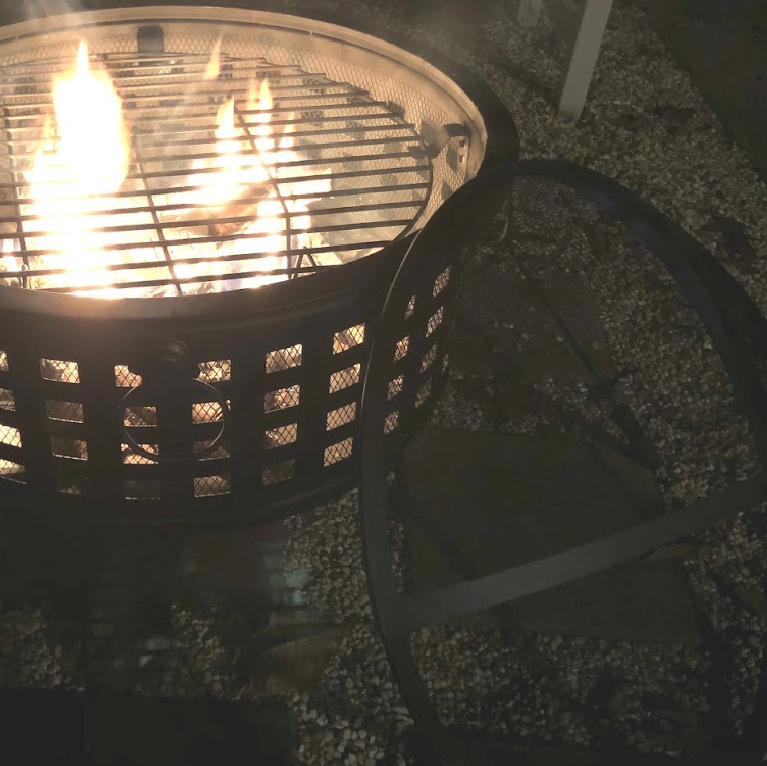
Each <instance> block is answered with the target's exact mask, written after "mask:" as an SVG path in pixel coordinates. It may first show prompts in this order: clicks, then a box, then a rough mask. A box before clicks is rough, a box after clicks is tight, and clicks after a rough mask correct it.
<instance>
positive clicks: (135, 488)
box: [123, 479, 162, 500]
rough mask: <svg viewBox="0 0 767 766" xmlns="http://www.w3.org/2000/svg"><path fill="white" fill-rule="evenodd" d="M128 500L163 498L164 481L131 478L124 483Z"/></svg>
mask: <svg viewBox="0 0 767 766" xmlns="http://www.w3.org/2000/svg"><path fill="white" fill-rule="evenodd" d="M123 492H124V493H125V499H126V500H160V499H162V482H161V481H152V480H146V479H129V480H128V481H126V482H124V484H123Z"/></svg>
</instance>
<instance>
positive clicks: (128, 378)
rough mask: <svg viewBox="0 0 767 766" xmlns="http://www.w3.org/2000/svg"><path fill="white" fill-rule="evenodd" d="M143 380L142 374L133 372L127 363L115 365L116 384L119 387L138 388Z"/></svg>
mask: <svg viewBox="0 0 767 766" xmlns="http://www.w3.org/2000/svg"><path fill="white" fill-rule="evenodd" d="M141 380H142V378H141V375H135V374H134V373H132V372H131V371H130V370H129V369H128V366H127V365H125V364H116V365H115V385H116V386H118V387H119V388H136V386H140V385H141Z"/></svg>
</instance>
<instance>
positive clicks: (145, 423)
mask: <svg viewBox="0 0 767 766" xmlns="http://www.w3.org/2000/svg"><path fill="white" fill-rule="evenodd" d="M123 424H124V425H126V426H134V427H136V428H149V427H151V426H156V425H157V408H156V407H126V408H125V414H124V415H123Z"/></svg>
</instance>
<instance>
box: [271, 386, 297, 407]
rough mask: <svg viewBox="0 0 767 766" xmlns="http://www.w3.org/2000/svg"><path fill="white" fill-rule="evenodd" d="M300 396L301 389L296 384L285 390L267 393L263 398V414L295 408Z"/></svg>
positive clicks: (280, 389)
mask: <svg viewBox="0 0 767 766" xmlns="http://www.w3.org/2000/svg"><path fill="white" fill-rule="evenodd" d="M300 394H301V387H300V386H299V385H298V384H296V385H295V386H288V387H287V388H278V389H277V390H275V391H267V393H266V395H265V396H264V412H277V411H278V410H287V409H289V408H290V407H296V406H298V402H299V400H300Z"/></svg>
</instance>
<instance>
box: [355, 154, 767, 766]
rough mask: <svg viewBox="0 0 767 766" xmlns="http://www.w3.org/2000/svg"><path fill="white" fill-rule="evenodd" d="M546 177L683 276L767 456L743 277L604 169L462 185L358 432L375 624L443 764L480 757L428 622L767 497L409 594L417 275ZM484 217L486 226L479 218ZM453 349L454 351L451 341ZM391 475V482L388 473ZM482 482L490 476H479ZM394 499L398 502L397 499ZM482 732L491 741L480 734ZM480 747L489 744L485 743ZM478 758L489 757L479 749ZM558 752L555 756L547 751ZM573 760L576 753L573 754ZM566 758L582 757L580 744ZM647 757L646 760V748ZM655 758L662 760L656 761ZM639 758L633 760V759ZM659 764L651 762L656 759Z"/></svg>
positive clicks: (378, 348)
mask: <svg viewBox="0 0 767 766" xmlns="http://www.w3.org/2000/svg"><path fill="white" fill-rule="evenodd" d="M523 176H533V177H545V178H549V179H553V180H556V181H558V182H560V183H563V184H566V185H567V186H570V187H572V188H574V189H576V190H577V191H579V192H580V193H582V194H583V195H585V196H586V197H588V198H589V199H590V200H591V201H592V202H594V203H596V204H598V205H599V206H600V207H602V208H603V209H604V210H605V211H606V212H607V213H608V214H609V215H610V216H611V217H612V218H614V219H616V220H618V221H620V222H621V223H622V224H623V225H624V226H625V227H626V228H628V229H629V230H631V231H632V232H633V233H634V234H635V235H636V236H637V237H638V238H639V239H640V240H641V241H642V242H643V243H644V245H645V247H646V248H647V250H648V251H649V252H650V253H652V255H654V256H655V257H656V258H658V259H659V260H660V261H661V263H662V264H663V265H664V266H665V267H666V269H667V270H668V271H669V272H670V273H671V275H672V276H673V277H674V279H675V281H676V283H677V286H678V287H679V289H680V290H681V292H682V294H683V295H684V298H685V299H686V301H687V303H688V304H689V305H690V306H692V307H693V308H694V309H695V311H696V312H697V314H698V315H699V317H700V320H701V322H702V324H703V326H704V327H705V329H706V331H707V333H708V334H709V337H710V338H711V341H712V342H713V346H714V348H715V349H716V350H717V352H718V353H719V355H720V357H721V359H722V361H723V363H724V367H725V369H726V371H727V374H728V376H729V378H730V380H731V382H732V384H733V387H734V390H735V396H736V401H737V402H738V404H739V406H740V408H741V409H742V411H743V413H745V414H746V416H747V419H748V424H749V427H750V430H751V435H752V438H753V440H754V443H755V446H756V449H757V452H758V455H759V457H760V459H761V461H762V464H763V465H764V461H765V458H767V395H766V394H765V390H764V387H763V385H762V383H761V381H760V378H759V374H758V370H757V366H756V360H755V357H754V355H753V353H752V350H751V349H752V348H753V347H754V342H753V339H754V338H755V337H756V338H763V337H764V331H765V326H766V325H765V320H764V318H763V317H762V316H761V315H760V314H759V312H758V310H757V309H756V308H755V307H754V306H753V304H752V303H751V302H750V300H749V299H748V297H747V296H746V294H745V292H744V291H743V290H742V288H740V287H739V285H738V284H737V283H736V282H735V280H734V279H733V278H732V277H731V276H730V275H729V274H728V273H727V272H726V271H725V270H724V269H723V268H722V267H721V266H719V265H718V264H716V263H715V262H714V259H713V257H712V256H711V255H710V254H709V253H708V252H707V251H706V250H704V249H703V248H702V247H701V246H700V245H699V244H698V243H697V242H695V240H694V239H693V238H691V237H690V236H689V235H687V234H686V233H684V232H683V231H682V230H681V229H679V228H678V227H677V226H675V225H674V224H672V223H671V222H670V221H669V220H668V219H666V218H665V217H663V216H662V215H661V214H659V213H658V212H657V211H655V210H654V209H652V208H651V207H650V206H649V205H647V204H646V203H644V202H642V201H641V200H639V199H638V198H637V197H636V196H635V195H633V194H632V193H631V192H629V191H627V190H626V189H625V188H623V187H621V186H620V185H619V184H617V183H615V182H614V181H612V180H610V179H607V178H605V177H603V176H601V175H599V174H597V173H594V172H591V171H588V170H586V169H584V168H580V167H577V166H574V165H571V164H569V163H564V162H558V161H523V162H520V163H518V164H517V165H516V167H515V168H514V169H513V171H512V172H510V173H505V174H504V173H503V172H499V173H497V174H495V176H494V177H493V178H490V179H487V178H486V179H484V180H477V181H475V182H473V183H471V184H470V185H468V186H466V187H464V188H463V189H461V190H459V192H458V193H457V194H456V195H455V197H454V198H453V200H451V201H449V202H448V204H447V205H445V206H444V207H443V208H442V209H441V210H440V211H438V213H437V215H436V216H435V220H434V223H440V224H441V226H440V227H439V228H437V227H434V228H429V229H427V230H426V231H424V232H423V233H422V234H421V235H420V236H419V237H418V238H417V239H416V240H415V242H414V243H413V245H412V247H411V249H410V251H409V253H408V256H407V257H406V258H405V260H404V261H403V264H402V266H401V267H400V270H399V272H398V274H397V277H396V278H395V281H394V284H393V286H392V289H391V291H390V293H389V296H388V298H387V303H386V307H385V309H384V313H383V316H382V319H381V322H380V324H379V327H378V330H377V332H376V337H375V341H374V344H373V350H372V353H371V359H370V362H369V365H368V371H367V375H366V379H365V386H364V392H363V400H362V413H361V421H360V431H359V440H360V447H361V451H362V455H363V459H362V461H361V465H360V492H361V500H360V513H361V518H362V524H363V542H364V551H365V561H366V568H367V572H368V581H369V585H370V590H371V599H372V603H373V610H374V614H375V616H376V620H377V622H378V625H379V627H380V629H381V633H382V636H383V639H384V644H385V646H386V650H387V654H388V657H389V660H390V663H391V665H392V668H393V671H394V673H395V676H396V678H397V682H398V684H399V686H400V689H401V691H402V693H403V696H404V698H405V700H406V702H407V705H408V708H409V710H410V712H411V715H412V716H413V720H414V721H415V723H416V726H417V730H418V732H419V735H420V736H421V737H422V738H423V741H424V743H425V744H426V747H427V750H428V751H429V752H430V757H432V758H435V757H436V759H437V760H438V761H439V762H442V763H464V762H469V761H466V760H465V759H466V758H467V757H468V752H469V751H468V750H466V749H465V748H466V747H467V745H466V741H465V740H464V739H462V738H461V735H460V734H458V733H456V732H454V731H451V730H448V729H446V728H445V727H443V725H442V724H441V723H440V721H439V718H438V716H437V713H436V709H435V708H434V706H433V703H432V700H431V699H430V696H429V692H428V691H427V689H426V686H425V685H424V683H423V681H422V680H421V676H420V674H419V671H418V668H417V666H416V663H415V660H414V656H413V654H412V650H411V646H410V633H411V632H412V631H414V630H416V629H417V628H419V627H421V626H423V625H428V624H433V623H435V622H438V621H444V620H447V619H450V618H453V617H456V616H458V615H464V614H467V613H471V612H474V611H478V610H480V609H486V608H488V607H491V606H493V605H497V604H500V603H503V602H505V601H508V600H511V599H514V598H519V597H520V596H522V595H526V594H530V593H534V592H536V591H539V590H543V589H546V588H550V587H552V586H554V585H556V584H558V583H563V582H568V581H570V580H572V579H575V578H578V577H581V576H583V575H584V574H587V573H588V572H594V571H598V570H600V569H603V568H605V567H609V566H612V565H614V564H616V563H618V562H621V561H626V560H628V559H630V558H632V557H636V556H639V555H641V554H643V553H646V552H648V551H651V550H653V549H655V548H656V547H658V546H660V545H663V544H665V543H667V542H669V541H671V540H673V539H677V538H679V537H683V536H685V535H687V534H689V533H691V532H692V531H694V530H696V529H700V528H702V527H704V526H709V525H712V524H714V523H716V522H717V521H721V520H725V519H732V518H733V517H734V515H735V514H737V513H740V512H745V511H748V510H749V509H751V508H752V507H753V506H754V505H755V504H756V503H757V502H758V501H759V500H762V499H763V498H764V494H765V475H764V472H763V471H762V472H759V473H757V474H755V475H754V476H752V477H751V478H750V479H748V480H746V481H741V482H739V483H737V484H735V485H733V486H731V487H729V488H728V489H726V490H725V491H723V492H720V493H716V494H713V495H711V496H709V497H707V498H705V499H704V500H702V501H700V502H698V503H695V504H693V505H691V506H690V507H688V508H685V509H683V510H681V511H677V512H673V513H668V514H665V515H662V516H660V517H659V518H656V519H653V520H651V521H649V522H647V523H645V524H641V525H639V526H636V527H632V528H629V529H627V530H625V531H622V532H619V533H617V534H614V535H612V536H610V537H605V538H602V539H598V540H596V541H594V542H591V543H588V544H586V545H582V546H581V547H578V548H574V549H571V550H568V551H566V552H565V553H560V554H557V555H553V556H549V557H547V558H543V559H540V560H538V561H535V562H533V563H529V564H525V565H521V566H517V567H514V568H512V569H508V570H506V571H502V572H499V573H498V574H495V575H490V576H486V577H483V578H480V579H476V580H469V581H465V582H461V583H459V584H456V585H450V586H446V587H443V588H441V589H438V590H432V591H428V590H427V591H425V592H421V593H415V594H412V595H411V594H409V593H407V592H405V593H400V592H399V590H398V588H399V586H398V584H397V581H396V579H395V575H394V571H393V567H394V558H393V549H392V546H391V543H390V540H389V529H388V521H387V515H388V514H389V510H388V505H389V502H390V501H389V499H388V498H389V495H390V494H391V493H394V492H395V489H394V488H395V487H396V485H397V484H398V482H402V481H405V479H404V478H402V476H401V474H400V469H401V466H400V464H399V462H398V461H399V460H400V455H401V450H402V447H403V446H404V443H405V442H406V441H408V440H411V439H413V438H414V437H415V436H416V434H417V428H412V427H411V428H410V429H403V431H402V432H400V433H399V435H398V436H397V437H395V440H394V441H396V444H392V440H391V439H387V437H386V435H385V423H386V418H387V415H388V409H389V403H388V402H387V398H388V393H387V392H388V391H389V390H390V385H391V381H392V379H393V378H394V377H395V376H396V369H395V366H394V365H395V362H394V361H393V359H394V356H395V351H394V350H395V348H396V343H397V340H398V338H399V337H400V335H401V331H400V328H399V323H400V322H401V317H402V314H403V312H404V311H405V307H406V306H407V301H408V297H409V295H410V294H411V293H412V291H413V289H414V285H415V284H416V283H425V284H434V281H435V279H436V278H437V275H438V274H439V273H440V271H441V270H442V269H443V268H444V261H443V259H444V256H442V255H441V252H442V250H441V248H440V246H439V241H438V240H439V237H443V238H444V242H451V243H454V244H456V243H458V242H459V241H461V238H462V237H463V236H465V232H466V225H467V223H469V222H471V223H473V224H474V225H475V226H477V225H480V226H481V225H482V224H484V225H485V226H486V227H487V228H494V227H495V226H496V224H494V223H493V221H492V212H491V211H492V207H491V206H490V205H489V201H490V200H493V199H495V200H496V202H497V201H498V200H499V199H500V200H505V201H506V204H510V202H511V199H512V188H513V180H514V178H517V177H523ZM478 221H479V222H480V223H477V222H478ZM442 353H444V349H442ZM387 477H388V480H387ZM477 481H478V482H479V484H480V486H481V481H482V478H481V477H477ZM392 502H396V501H394V500H392ZM766 669H767V663H765V662H764V661H763V666H762V669H761V673H762V676H761V684H760V690H759V692H758V694H757V702H756V705H755V708H754V712H753V715H752V717H751V719H750V720H749V722H748V724H747V725H746V727H745V731H744V735H743V737H741V738H740V739H739V740H737V741H736V740H734V739H732V738H729V737H728V738H727V739H726V741H723V742H720V743H718V744H719V745H720V746H721V752H720V755H721V756H722V757H724V756H725V754H726V755H730V754H735V753H737V754H738V757H742V758H743V759H744V760H743V762H753V763H756V762H758V761H759V760H761V757H762V754H763V752H764V750H765V744H767V743H765V737H764V720H765V705H764V699H765V688H766V687H767V672H765V670H766ZM479 739H480V740H481V737H480V738H479ZM477 746H478V747H480V749H481V745H479V744H478V745H477ZM508 752H509V757H511V755H512V752H513V754H514V755H516V756H519V757H520V758H521V761H520V762H528V761H527V760H525V758H526V755H527V756H529V755H530V754H531V753H533V752H536V753H539V754H540V755H541V757H544V756H546V753H549V755H550V756H551V757H552V758H554V760H553V761H552V762H560V761H559V760H557V757H556V754H555V753H553V751H551V750H550V749H549V750H547V749H546V748H545V747H541V748H540V749H539V748H537V747H533V746H532V745H531V746H530V747H528V748H525V747H522V748H520V749H518V750H516V751H511V750H510V751H508ZM473 757H475V758H476V757H478V756H476V755H475V756H473ZM547 757H548V756H547ZM568 757H569V760H568ZM568 757H565V758H564V760H562V761H561V762H563V763H565V762H573V761H572V759H573V758H577V757H578V756H577V753H576V752H575V751H570V753H569V756H568ZM619 757H620V758H621V759H624V758H629V756H628V755H626V754H624V755H620V754H617V753H609V754H604V756H603V758H602V762H616V761H615V759H616V758H619ZM632 758H636V759H638V760H639V762H641V760H642V756H639V755H635V756H632ZM650 760H652V759H650ZM626 762H628V761H626ZM648 762H649V761H648Z"/></svg>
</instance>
